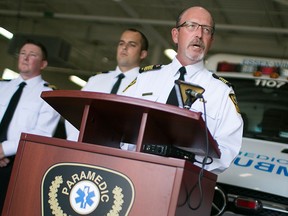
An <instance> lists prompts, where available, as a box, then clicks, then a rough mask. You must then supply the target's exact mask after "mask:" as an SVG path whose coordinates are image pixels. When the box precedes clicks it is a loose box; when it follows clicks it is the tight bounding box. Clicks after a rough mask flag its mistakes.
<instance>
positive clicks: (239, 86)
mask: <svg viewBox="0 0 288 216" xmlns="http://www.w3.org/2000/svg"><path fill="white" fill-rule="evenodd" d="M226 79H228V80H229V82H231V83H232V84H233V86H234V90H235V92H236V96H237V101H238V103H239V107H240V111H241V114H242V117H243V120H244V137H251V138H257V139H264V140H270V141H277V142H282V143H288V84H287V82H286V83H278V82H276V81H275V80H273V81H270V80H264V81H263V80H260V81H259V80H254V79H243V78H227V77H226ZM257 82H258V83H257ZM259 83H261V84H260V85H259Z"/></svg>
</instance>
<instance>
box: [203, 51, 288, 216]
mask: <svg viewBox="0 0 288 216" xmlns="http://www.w3.org/2000/svg"><path fill="white" fill-rule="evenodd" d="M206 66H207V68H208V69H209V70H210V71H212V72H215V73H216V74H217V75H218V76H219V77H222V78H224V79H225V80H227V81H229V82H230V83H231V84H232V85H233V86H234V90H235V93H236V97H237V101H238V104H239V107H240V111H241V114H242V116H243V120H244V133H243V136H244V137H243V143H242V148H241V152H240V153H239V155H238V156H237V157H236V159H235V160H234V162H233V163H232V164H231V166H230V167H229V168H228V169H227V170H226V171H225V172H224V173H222V174H220V175H219V176H218V180H217V188H216V191H215V197H214V207H213V208H212V214H211V215H258V216H268V215H269V216H276V215H277V216H279V215H281V216H282V215H283V216H284V215H286V216H287V215H288V60H285V59H270V58H261V57H252V56H240V55H229V54H217V55H214V56H211V57H210V58H208V59H207V62H206ZM231 144H233V141H231Z"/></svg>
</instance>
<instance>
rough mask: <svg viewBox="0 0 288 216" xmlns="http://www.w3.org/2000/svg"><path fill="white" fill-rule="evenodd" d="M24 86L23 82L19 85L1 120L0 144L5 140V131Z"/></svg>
mask: <svg viewBox="0 0 288 216" xmlns="http://www.w3.org/2000/svg"><path fill="white" fill-rule="evenodd" d="M25 85H26V83H25V82H22V83H20V84H19V87H18V89H17V91H16V92H15V93H14V95H13V96H12V98H11V99H10V102H9V104H8V107H7V109H6V111H5V114H4V116H3V118H2V121H1V123H0V142H2V141H4V140H6V139H7V129H8V126H9V124H10V121H11V119H12V117H13V114H14V111H15V109H16V107H17V104H18V102H19V99H20V96H21V94H22V90H23V88H24V86H25Z"/></svg>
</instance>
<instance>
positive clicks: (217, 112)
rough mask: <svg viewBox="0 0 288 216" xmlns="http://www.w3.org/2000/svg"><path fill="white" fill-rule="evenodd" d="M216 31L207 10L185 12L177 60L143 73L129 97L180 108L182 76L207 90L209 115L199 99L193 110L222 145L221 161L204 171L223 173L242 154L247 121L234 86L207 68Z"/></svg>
mask: <svg viewBox="0 0 288 216" xmlns="http://www.w3.org/2000/svg"><path fill="white" fill-rule="evenodd" d="M214 31H215V23H214V20H213V17H212V15H211V14H210V12H209V11H207V10H206V9H204V8H202V7H190V8H188V9H186V10H184V11H182V12H181V13H180V15H179V16H178V18H177V20H176V26H175V27H174V28H173V29H172V31H171V34H172V40H173V42H174V43H175V44H176V46H177V55H176V57H175V58H174V59H173V60H172V62H171V63H170V64H168V65H164V66H162V67H161V69H158V70H157V71H153V70H150V71H146V72H143V73H141V74H140V75H139V76H138V78H137V81H136V84H135V85H133V86H132V87H131V88H130V89H129V90H128V92H127V95H128V96H133V97H137V98H142V99H147V100H151V101H156V102H160V103H167V104H174V105H176V106H178V104H175V101H173V99H172V98H173V97H172V96H173V89H174V82H175V80H177V79H179V78H180V77H181V78H180V79H182V80H184V81H185V82H189V83H194V84H197V85H199V86H201V87H203V88H204V89H205V92H204V93H203V98H204V101H205V105H206V107H207V112H204V108H203V104H202V103H201V102H200V100H196V101H195V102H194V103H193V104H192V106H191V108H190V110H192V111H195V112H202V117H203V119H204V120H205V119H206V118H205V117H207V122H206V124H207V126H208V129H209V131H210V133H211V135H212V136H213V138H214V139H215V140H216V141H217V143H218V146H219V149H220V151H221V158H220V159H215V158H213V162H212V163H210V164H206V165H205V167H204V169H206V170H208V171H211V172H213V173H215V174H219V173H221V172H223V171H224V170H225V169H227V168H228V167H229V165H230V164H231V162H232V161H233V159H234V158H235V157H236V156H237V154H238V153H239V151H240V147H241V143H242V131H243V121H242V118H241V115H240V111H239V109H238V106H237V102H236V100H235V94H234V91H233V89H232V87H231V85H229V83H228V85H227V83H223V82H222V81H220V80H219V79H218V77H217V76H215V74H214V75H213V74H212V73H211V72H209V71H208V70H207V69H206V68H204V61H203V60H204V57H205V55H206V53H207V52H208V50H209V48H210V47H211V45H212V42H213V36H214ZM183 66H184V67H183ZM180 68H181V69H180ZM180 74H182V75H180ZM170 92H171V93H170ZM174 94H175V92H174ZM174 100H175V98H174ZM176 103H177V101H176ZM204 114H205V115H206V116H204ZM191 133H193V131H191ZM196 160H197V161H198V162H194V164H195V165H198V166H200V167H201V166H202V164H201V161H202V160H203V157H200V156H197V155H196Z"/></svg>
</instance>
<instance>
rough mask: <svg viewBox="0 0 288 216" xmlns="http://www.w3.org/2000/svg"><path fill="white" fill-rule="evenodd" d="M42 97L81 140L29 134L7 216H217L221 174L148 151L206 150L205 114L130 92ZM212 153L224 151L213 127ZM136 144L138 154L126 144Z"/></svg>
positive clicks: (14, 174)
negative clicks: (169, 148)
mask: <svg viewBox="0 0 288 216" xmlns="http://www.w3.org/2000/svg"><path fill="white" fill-rule="evenodd" d="M42 98H43V99H44V100H45V101H46V102H48V103H49V104H50V105H51V106H52V107H53V108H54V109H55V110H56V111H58V112H59V113H60V114H61V115H62V116H63V117H64V118H65V119H67V120H68V121H70V122H71V123H72V124H73V125H74V126H75V127H76V128H78V129H79V130H80V134H79V139H78V141H77V142H72V141H67V140H62V139H57V138H48V137H43V136H37V135H32V134H25V133H23V134H22V136H21V140H20V143H19V147H18V151H17V154H16V158H15V162H14V167H13V171H12V176H11V180H10V184H9V188H8V193H7V197H6V200H5V206H4V209H3V213H2V215H29V216H30V215H137V216H142V215H143V216H144V215H145V216H146V215H149V216H153V215H155V216H161V215H163V216H164V215H165V216H166V215H169V216H172V215H173V216H174V215H177V216H178V215H179V216H180V215H210V210H211V204H212V200H213V195H214V186H215V184H216V180H217V176H216V175H215V174H213V173H210V172H208V171H205V170H201V168H199V167H197V166H195V165H193V164H192V163H191V162H189V161H186V160H182V159H177V158H171V157H162V156H157V155H152V154H147V153H144V152H143V151H142V150H143V145H146V144H156V145H162V144H165V145H174V146H179V147H183V148H185V149H189V150H191V151H193V152H195V153H197V154H199V155H205V154H206V151H207V150H206V137H205V124H204V122H203V120H202V118H201V113H195V112H191V111H188V110H184V109H180V108H178V107H174V106H169V105H165V104H159V103H156V102H151V101H146V100H141V99H135V98H131V97H125V96H119V95H110V94H104V93H95V92H84V91H73V90H71V91H70V90H63V91H62V90H58V91H53V92H52V91H51V92H50V91H49V92H43V93H42ZM208 141H209V150H208V155H209V156H211V157H214V158H219V157H220V151H219V149H218V147H217V144H216V142H215V141H214V140H213V138H212V136H211V135H210V134H209V133H208ZM120 142H125V143H133V144H136V152H129V151H124V150H121V149H119V143H120Z"/></svg>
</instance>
